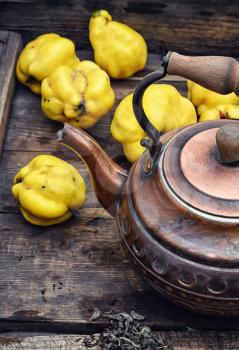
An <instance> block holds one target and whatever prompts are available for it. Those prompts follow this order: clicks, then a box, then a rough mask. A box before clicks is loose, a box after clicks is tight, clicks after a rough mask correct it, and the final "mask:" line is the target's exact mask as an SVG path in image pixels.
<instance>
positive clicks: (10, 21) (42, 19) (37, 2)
mask: <svg viewBox="0 0 239 350" xmlns="http://www.w3.org/2000/svg"><path fill="white" fill-rule="evenodd" d="M96 9H108V10H109V11H110V12H111V14H112V15H113V17H114V18H115V19H116V20H119V21H122V22H125V23H127V24H128V25H130V26H132V27H133V28H135V29H136V30H138V31H139V32H141V33H142V34H143V35H144V37H145V39H146V41H147V44H148V46H149V49H150V51H151V52H157V50H158V48H159V47H160V45H161V43H162V41H164V42H165V43H166V44H167V46H168V47H169V49H171V50H177V51H179V52H183V53H193V54H221V55H234V56H238V54H239V1H238V0H236V1H235V0H234V1H228V0H221V1H218V0H183V1H180V0H171V1H170V0H160V1H158V0H150V1H147V0H137V1H134V0H118V1H116V0H101V1H95V0H0V29H6V30H13V31H17V32H20V33H21V34H22V37H23V40H24V42H26V41H29V40H30V39H32V38H33V37H34V36H36V35H39V34H41V33H45V32H49V31H53V32H57V33H59V34H62V35H65V36H67V37H69V38H72V39H74V41H75V42H76V44H77V47H78V48H83V49H88V48H89V47H90V43H89V40H88V21H89V17H90V15H91V13H92V12H93V11H94V10H96Z"/></svg>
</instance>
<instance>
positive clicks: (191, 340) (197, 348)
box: [0, 331, 239, 350]
mask: <svg viewBox="0 0 239 350" xmlns="http://www.w3.org/2000/svg"><path fill="white" fill-rule="evenodd" d="M159 334H160V335H161V336H162V338H163V339H164V342H165V344H172V346H173V349H174V350H238V349H239V333H238V332H236V331H229V332H160V333H159ZM95 336H96V337H97V336H98V335H95ZM84 339H85V336H84V335H82V336H81V335H65V334H62V335H55V334H53V335H50V334H46V335H41V334H33V335H30V334H29V333H15V334H11V333H10V334H3V335H1V336H0V345H1V349H2V350H22V349H24V350H33V349H36V350H59V349H61V350H88V349H89V348H86V347H85V346H84ZM90 349H92V350H100V347H99V346H94V347H91V348H90ZM162 350H163V348H162ZM164 350H167V348H166V347H165V348H164Z"/></svg>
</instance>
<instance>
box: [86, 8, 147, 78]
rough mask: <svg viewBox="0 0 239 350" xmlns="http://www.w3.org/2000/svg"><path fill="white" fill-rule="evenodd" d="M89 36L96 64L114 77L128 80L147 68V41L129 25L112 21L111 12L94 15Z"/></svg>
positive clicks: (98, 12)
mask: <svg viewBox="0 0 239 350" xmlns="http://www.w3.org/2000/svg"><path fill="white" fill-rule="evenodd" d="M89 37H90V42H91V45H92V47H93V49H94V58H95V62H96V63H97V64H98V65H99V66H100V67H101V68H103V69H104V70H106V72H107V73H108V74H109V75H110V76H111V77H112V78H128V77H130V76H132V75H133V74H134V73H136V72H138V71H140V70H142V69H143V68H144V66H145V64H146V61H147V45H146V43H145V40H144V38H143V37H142V36H141V35H140V34H139V33H138V32H136V31H135V30H134V29H132V28H130V27H128V26H127V25H126V24H123V23H120V22H116V21H113V20H112V17H111V15H110V14H109V12H107V11H105V10H99V11H95V12H94V13H93V15H92V17H91V19H90V24H89Z"/></svg>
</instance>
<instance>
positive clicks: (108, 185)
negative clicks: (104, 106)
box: [57, 124, 128, 216]
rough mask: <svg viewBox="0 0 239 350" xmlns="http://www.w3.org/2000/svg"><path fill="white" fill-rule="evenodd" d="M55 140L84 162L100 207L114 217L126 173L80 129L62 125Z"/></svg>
mask: <svg viewBox="0 0 239 350" xmlns="http://www.w3.org/2000/svg"><path fill="white" fill-rule="evenodd" d="M57 140H58V141H60V142H61V143H63V144H64V145H65V146H67V147H69V148H70V149H71V150H73V151H74V152H75V153H76V154H77V155H78V156H79V157H80V158H81V159H82V160H83V161H84V163H85V164H86V166H87V168H88V170H89V172H90V175H91V180H92V183H93V186H94V189H95V192H96V195H97V198H98V199H99V201H100V203H101V204H102V206H103V207H104V208H105V209H106V210H107V211H108V212H109V213H110V214H111V215H112V216H115V214H116V206H117V202H118V199H119V198H120V195H121V192H122V189H123V185H124V183H125V181H126V179H127V177H128V174H127V171H126V170H124V169H123V168H121V167H120V166H118V165H117V164H115V163H114V162H113V161H112V160H111V159H110V158H109V157H108V155H107V154H106V153H105V152H104V151H103V149H102V148H101V147H100V146H99V145H98V144H97V143H96V142H95V140H94V139H93V138H92V137H91V136H90V135H89V134H88V133H87V132H85V131H83V130H82V129H77V128H74V127H73V126H71V125H69V124H64V128H63V129H61V130H59V131H58V132H57Z"/></svg>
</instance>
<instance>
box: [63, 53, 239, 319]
mask: <svg viewBox="0 0 239 350" xmlns="http://www.w3.org/2000/svg"><path fill="white" fill-rule="evenodd" d="M166 73H169V74H176V75H180V76H184V77H185V78H189V79H191V80H193V81H195V82H197V83H199V84H201V85H203V86H205V87H207V88H209V89H211V90H214V91H217V92H220V93H229V92H232V91H235V93H237V94H238V93H239V72H238V63H237V61H236V60H234V59H232V58H227V57H203V58H201V57H186V56H182V55H179V54H177V53H169V54H167V56H166V57H165V58H164V59H163V64H162V67H160V69H159V70H158V71H156V72H153V73H151V74H150V75H148V76H147V77H145V78H144V79H143V80H142V81H141V82H140V84H139V85H138V87H137V88H136V90H135V93H134V96H133V108H134V112H135V115H136V118H137V120H138V122H139V123H140V125H141V127H142V128H143V129H144V130H145V131H146V132H147V134H148V136H149V139H147V140H143V141H142V144H143V145H144V146H145V147H146V148H147V151H146V152H144V154H143V155H142V156H141V157H140V159H139V160H138V161H137V162H136V163H135V164H134V165H133V166H132V167H131V169H130V171H129V172H127V171H126V170H124V169H122V168H121V167H120V166H118V165H117V164H115V163H114V162H113V161H112V160H111V159H110V158H109V157H108V156H107V155H106V154H105V152H104V151H103V150H102V149H101V148H100V146H99V145H98V144H97V143H96V142H95V141H94V140H93V139H92V138H91V136H89V135H88V134H87V133H86V132H85V131H83V130H79V129H76V128H74V127H72V126H70V125H65V126H64V128H63V129H62V130H60V131H59V132H58V136H57V137H58V140H59V141H61V142H62V143H63V144H65V145H67V146H68V147H70V148H71V149H73V150H74V151H75V152H76V153H77V154H79V156H80V157H81V158H82V159H83V160H84V162H85V163H86V165H87V167H88V169H89V171H90V173H91V177H92V182H93V185H94V188H95V191H96V194H97V197H98V199H99V201H100V202H101V204H102V206H103V207H104V208H105V209H106V210H108V211H109V213H110V214H111V215H113V216H115V217H116V220H117V223H118V226H119V230H120V233H121V236H122V239H123V241H124V243H125V246H126V248H127V250H128V251H129V253H130V255H131V256H132V259H133V260H134V261H135V263H136V265H137V267H138V269H139V270H140V272H141V274H142V275H143V276H144V277H145V278H146V279H147V281H148V282H149V283H150V284H151V285H152V286H153V287H154V288H155V289H156V290H157V291H159V292H160V294H161V295H163V296H165V297H166V298H168V299H170V300H171V301H173V302H175V303H177V304H179V305H181V306H183V307H186V308H188V309H190V310H193V311H196V312H200V313H206V314H211V315H220V316H229V315H239V278H238V277H239V225H238V224H239V186H237V180H238V176H239V165H238V161H239V123H238V122H237V121H229V120H218V121H212V122H204V123H199V124H196V125H192V126H189V127H186V128H183V129H181V130H176V131H173V132H171V133H167V134H165V135H161V134H160V133H159V132H158V131H157V130H156V129H155V128H154V126H153V125H152V124H151V123H150V122H149V120H148V119H147V116H146V115H145V113H144V111H143V108H142V97H143V93H144V91H145V89H146V88H147V86H149V85H150V84H151V83H153V82H155V81H157V80H159V79H160V78H162V77H163V76H164V75H165V74H166ZM188 165H189V166H188ZM217 178H218V181H219V183H218V185H217V183H216V180H217ZM204 180H205V181H204Z"/></svg>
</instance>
